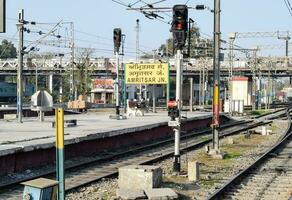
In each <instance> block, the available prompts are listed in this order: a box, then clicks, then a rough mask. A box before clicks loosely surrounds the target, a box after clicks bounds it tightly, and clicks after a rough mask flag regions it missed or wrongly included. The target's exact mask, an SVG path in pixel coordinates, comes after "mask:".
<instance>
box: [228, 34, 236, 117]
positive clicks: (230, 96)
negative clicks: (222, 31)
mask: <svg viewBox="0 0 292 200" xmlns="http://www.w3.org/2000/svg"><path fill="white" fill-rule="evenodd" d="M235 38H236V33H230V34H229V45H230V46H229V48H230V52H229V77H228V79H229V87H228V101H229V113H230V114H232V112H233V94H232V90H233V83H232V77H233V64H234V62H233V61H234V40H235Z"/></svg>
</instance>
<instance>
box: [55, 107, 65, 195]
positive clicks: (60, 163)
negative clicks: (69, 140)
mask: <svg viewBox="0 0 292 200" xmlns="http://www.w3.org/2000/svg"><path fill="white" fill-rule="evenodd" d="M55 127H56V172H57V173H56V175H57V180H58V182H59V185H58V200H64V199H65V171H64V158H65V153H64V109H62V108H57V109H56V110H55Z"/></svg>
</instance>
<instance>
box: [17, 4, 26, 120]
mask: <svg viewBox="0 0 292 200" xmlns="http://www.w3.org/2000/svg"><path fill="white" fill-rule="evenodd" d="M24 24H25V21H24V10H23V9H21V10H20V11H19V13H18V24H17V28H18V32H19V44H18V70H17V118H18V122H19V123H22V100H23V83H22V69H23V54H24V52H23V31H24Z"/></svg>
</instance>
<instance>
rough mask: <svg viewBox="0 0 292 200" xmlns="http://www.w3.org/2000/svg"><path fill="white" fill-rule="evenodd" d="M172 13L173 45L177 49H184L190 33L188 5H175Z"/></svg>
mask: <svg viewBox="0 0 292 200" xmlns="http://www.w3.org/2000/svg"><path fill="white" fill-rule="evenodd" d="M172 12H173V20H172V27H171V32H172V33H173V44H174V47H175V48H177V49H182V48H183V47H184V46H185V41H186V37H187V31H188V7H187V6H186V5H175V6H174V7H173V9H172Z"/></svg>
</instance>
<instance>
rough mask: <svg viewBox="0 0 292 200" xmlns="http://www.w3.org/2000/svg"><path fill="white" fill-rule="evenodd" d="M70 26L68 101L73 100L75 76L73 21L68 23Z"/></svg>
mask: <svg viewBox="0 0 292 200" xmlns="http://www.w3.org/2000/svg"><path fill="white" fill-rule="evenodd" d="M70 26H71V44H70V47H71V66H70V101H73V100H74V99H75V98H74V95H75V80H74V79H75V78H74V23H73V22H71V23H70Z"/></svg>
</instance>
